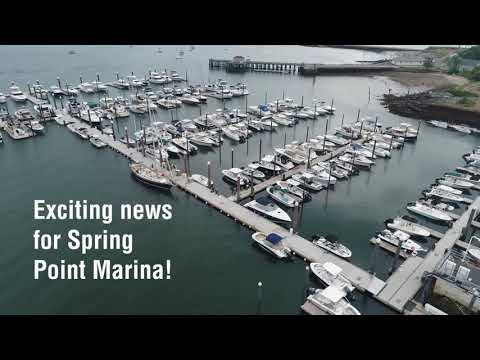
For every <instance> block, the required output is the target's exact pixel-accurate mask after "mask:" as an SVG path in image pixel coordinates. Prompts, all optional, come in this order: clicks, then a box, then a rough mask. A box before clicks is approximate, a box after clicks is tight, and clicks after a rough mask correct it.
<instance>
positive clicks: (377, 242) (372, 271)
mask: <svg viewBox="0 0 480 360" xmlns="http://www.w3.org/2000/svg"><path fill="white" fill-rule="evenodd" d="M373 241H374V248H373V252H372V258H371V259H370V269H369V270H368V272H369V273H370V274H372V275H375V263H376V257H377V249H378V245H380V240H379V239H377V238H375V239H374V240H373Z"/></svg>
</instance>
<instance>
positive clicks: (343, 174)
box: [312, 161, 349, 179]
mask: <svg viewBox="0 0 480 360" xmlns="http://www.w3.org/2000/svg"><path fill="white" fill-rule="evenodd" d="M312 169H313V170H315V171H318V170H321V169H323V170H325V171H327V172H331V174H332V175H333V176H335V177H336V178H337V179H347V178H348V177H349V172H348V171H347V170H344V169H341V168H340V167H338V166H337V164H336V163H334V162H328V161H321V162H319V163H317V164H316V165H313V166H312Z"/></svg>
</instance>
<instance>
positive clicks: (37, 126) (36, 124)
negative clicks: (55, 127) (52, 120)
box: [26, 120, 45, 134]
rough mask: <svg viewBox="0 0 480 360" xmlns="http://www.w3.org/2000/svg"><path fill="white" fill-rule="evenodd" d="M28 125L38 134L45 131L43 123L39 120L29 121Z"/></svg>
mask: <svg viewBox="0 0 480 360" xmlns="http://www.w3.org/2000/svg"><path fill="white" fill-rule="evenodd" d="M26 126H27V127H28V128H29V129H31V130H32V131H33V132H34V133H36V134H39V133H43V131H44V130H45V128H44V127H43V125H42V124H40V123H39V122H38V121H37V120H33V121H30V122H27V123H26Z"/></svg>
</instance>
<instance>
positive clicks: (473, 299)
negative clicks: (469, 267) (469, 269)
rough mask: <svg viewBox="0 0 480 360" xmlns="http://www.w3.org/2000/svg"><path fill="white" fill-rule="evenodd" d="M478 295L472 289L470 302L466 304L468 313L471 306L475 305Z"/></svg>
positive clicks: (470, 310)
mask: <svg viewBox="0 0 480 360" xmlns="http://www.w3.org/2000/svg"><path fill="white" fill-rule="evenodd" d="M479 295H480V293H479V292H478V290H477V289H473V295H472V300H470V304H468V312H470V313H472V309H473V305H474V304H475V301H476V300H477V298H478V296H479Z"/></svg>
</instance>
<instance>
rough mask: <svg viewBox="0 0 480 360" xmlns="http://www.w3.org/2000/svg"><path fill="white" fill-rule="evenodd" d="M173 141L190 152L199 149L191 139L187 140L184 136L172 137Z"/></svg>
mask: <svg viewBox="0 0 480 360" xmlns="http://www.w3.org/2000/svg"><path fill="white" fill-rule="evenodd" d="M172 143H173V144H174V145H175V146H177V147H179V148H180V149H182V150H185V151H187V152H189V153H193V152H195V151H197V150H198V148H197V147H196V146H195V145H193V144H192V143H191V142H190V141H187V139H186V138H184V137H179V138H175V139H172Z"/></svg>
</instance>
